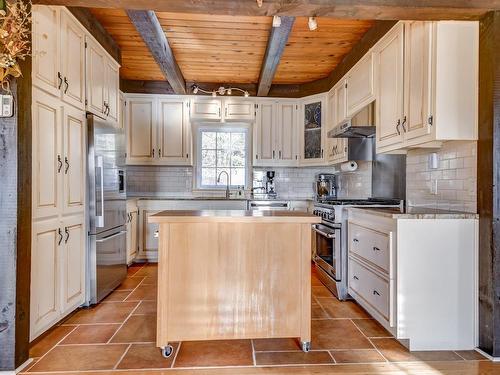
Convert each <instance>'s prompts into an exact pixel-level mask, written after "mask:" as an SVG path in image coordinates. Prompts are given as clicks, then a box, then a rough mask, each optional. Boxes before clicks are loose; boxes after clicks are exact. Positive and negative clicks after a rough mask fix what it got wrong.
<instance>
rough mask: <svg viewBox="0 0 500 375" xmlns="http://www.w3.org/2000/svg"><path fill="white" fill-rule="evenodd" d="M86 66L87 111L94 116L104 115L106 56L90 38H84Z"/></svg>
mask: <svg viewBox="0 0 500 375" xmlns="http://www.w3.org/2000/svg"><path fill="white" fill-rule="evenodd" d="M86 41H87V51H86V66H87V75H86V80H87V110H88V111H89V112H92V113H94V114H96V115H99V116H102V115H103V114H104V85H105V78H106V77H105V72H104V71H105V69H106V68H105V61H106V56H105V54H104V50H103V49H102V47H101V46H100V45H99V44H97V43H96V42H94V40H93V39H91V38H86Z"/></svg>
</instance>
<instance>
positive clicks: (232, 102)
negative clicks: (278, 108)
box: [224, 98, 255, 122]
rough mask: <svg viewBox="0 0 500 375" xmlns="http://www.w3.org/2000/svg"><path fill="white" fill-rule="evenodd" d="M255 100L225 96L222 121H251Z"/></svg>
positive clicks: (253, 114) (253, 116) (253, 115)
mask: <svg viewBox="0 0 500 375" xmlns="http://www.w3.org/2000/svg"><path fill="white" fill-rule="evenodd" d="M254 119H255V101H254V100H251V99H240V98H225V99H224V121H245V122H247V121H253V120H254Z"/></svg>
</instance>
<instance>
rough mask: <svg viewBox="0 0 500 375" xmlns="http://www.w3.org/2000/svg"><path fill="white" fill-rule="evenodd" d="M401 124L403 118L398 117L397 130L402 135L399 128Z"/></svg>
mask: <svg viewBox="0 0 500 375" xmlns="http://www.w3.org/2000/svg"><path fill="white" fill-rule="evenodd" d="M400 125H401V120H400V119H398V122H397V123H396V131H397V132H398V135H401V131H400V130H399V126H400Z"/></svg>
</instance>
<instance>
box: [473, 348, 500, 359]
mask: <svg viewBox="0 0 500 375" xmlns="http://www.w3.org/2000/svg"><path fill="white" fill-rule="evenodd" d="M476 352H478V353H479V354H481V355H483V356H485V357H486V358H488V359H489V360H490V361H492V362H500V357H493V356H491V355H489V354H488V353H486V352H485V351H483V350H481V349H479V348H476Z"/></svg>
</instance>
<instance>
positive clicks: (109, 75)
mask: <svg viewBox="0 0 500 375" xmlns="http://www.w3.org/2000/svg"><path fill="white" fill-rule="evenodd" d="M118 70H119V68H118V65H117V64H116V63H115V62H114V61H111V60H110V59H109V58H106V71H105V74H106V87H105V89H104V91H105V96H104V101H105V102H106V104H107V105H108V109H106V108H105V112H106V114H107V117H108V118H109V119H110V120H111V121H113V122H115V123H116V124H118V120H119V100H120V98H119V85H120V83H119V80H120V79H119V72H118Z"/></svg>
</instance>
